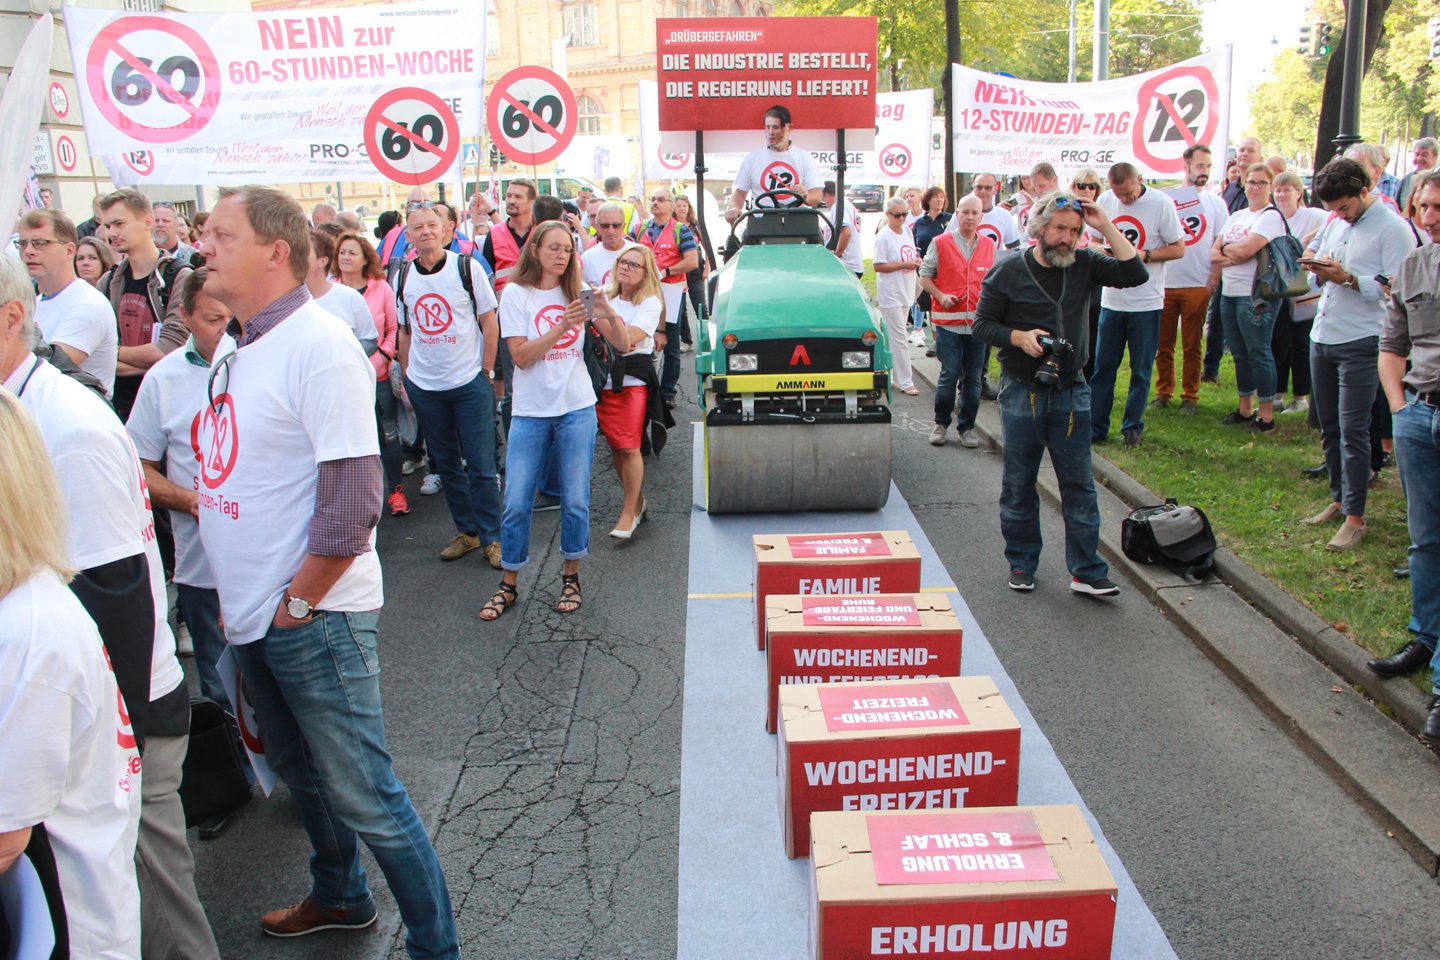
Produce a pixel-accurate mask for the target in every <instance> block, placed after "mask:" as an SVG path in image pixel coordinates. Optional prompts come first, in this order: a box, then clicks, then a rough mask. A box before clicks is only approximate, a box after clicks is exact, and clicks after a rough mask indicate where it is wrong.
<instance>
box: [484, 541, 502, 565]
mask: <svg viewBox="0 0 1440 960" xmlns="http://www.w3.org/2000/svg"><path fill="white" fill-rule="evenodd" d="M485 559H486V560H488V561H489V562H490V566H491V568H492V569H494V570H499V569H500V541H499V540H496V541H495V542H494V543H487V544H485Z"/></svg>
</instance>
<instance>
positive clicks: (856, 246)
mask: <svg viewBox="0 0 1440 960" xmlns="http://www.w3.org/2000/svg"><path fill="white" fill-rule="evenodd" d="M824 213H825V216H824V217H823V218H822V219H821V221H820V236H821V238H822V239H823V240H824V241H825V244H826V245H827V246H828V245H829V244H830V230H831V229H832V224H833V223H834V221H835V208H834V207H826V208H825V211H824ZM845 222H846V224H848V225H849V227H850V239H849V241H847V242H846V244H845V252H844V253H842V254H840V262H841V263H843V264H845V266H847V267H849V268H850V271H851V272H852V273H862V272H864V270H865V259H864V254H862V253H861V251H860V211H859V210H858V209H857V208H856V207H855V204H853V203H851V202H850V201H849V200H846V201H845ZM911 242H912V245H913V242H914V241H911Z"/></svg>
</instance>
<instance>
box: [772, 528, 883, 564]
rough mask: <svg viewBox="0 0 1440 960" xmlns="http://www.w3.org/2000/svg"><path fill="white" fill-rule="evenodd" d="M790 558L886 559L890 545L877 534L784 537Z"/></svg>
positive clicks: (827, 534)
mask: <svg viewBox="0 0 1440 960" xmlns="http://www.w3.org/2000/svg"><path fill="white" fill-rule="evenodd" d="M785 540H786V542H787V543H789V545H790V555H791V556H792V557H797V558H804V559H815V558H824V559H834V558H836V557H888V556H890V544H889V543H888V542H887V541H886V540H885V537H884V536H882V535H881V534H878V533H824V534H803V535H800V536H793V537H786V538H785Z"/></svg>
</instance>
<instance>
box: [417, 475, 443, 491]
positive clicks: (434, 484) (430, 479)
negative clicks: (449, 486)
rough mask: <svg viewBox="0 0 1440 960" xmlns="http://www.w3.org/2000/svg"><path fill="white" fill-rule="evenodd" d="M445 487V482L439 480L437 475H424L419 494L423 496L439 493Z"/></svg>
mask: <svg viewBox="0 0 1440 960" xmlns="http://www.w3.org/2000/svg"><path fill="white" fill-rule="evenodd" d="M444 487H445V481H444V480H441V479H440V474H438V473H427V474H425V480H424V481H423V482H422V483H421V484H420V492H421V493H423V494H424V495H425V496H427V497H428V496H430V495H431V494H433V493H439V492H440V491H441V490H442V489H443V488H444Z"/></svg>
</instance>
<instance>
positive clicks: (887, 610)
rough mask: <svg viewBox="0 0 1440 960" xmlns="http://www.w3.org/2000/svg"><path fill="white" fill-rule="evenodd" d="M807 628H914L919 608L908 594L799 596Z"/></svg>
mask: <svg viewBox="0 0 1440 960" xmlns="http://www.w3.org/2000/svg"><path fill="white" fill-rule="evenodd" d="M800 604H801V622H802V623H804V624H805V626H807V627H918V626H920V608H919V607H917V606H915V601H914V599H913V598H910V597H903V598H899V599H897V598H894V597H886V598H884V599H883V600H882V599H880V598H878V597H873V596H864V597H802V598H801V600H800Z"/></svg>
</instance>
